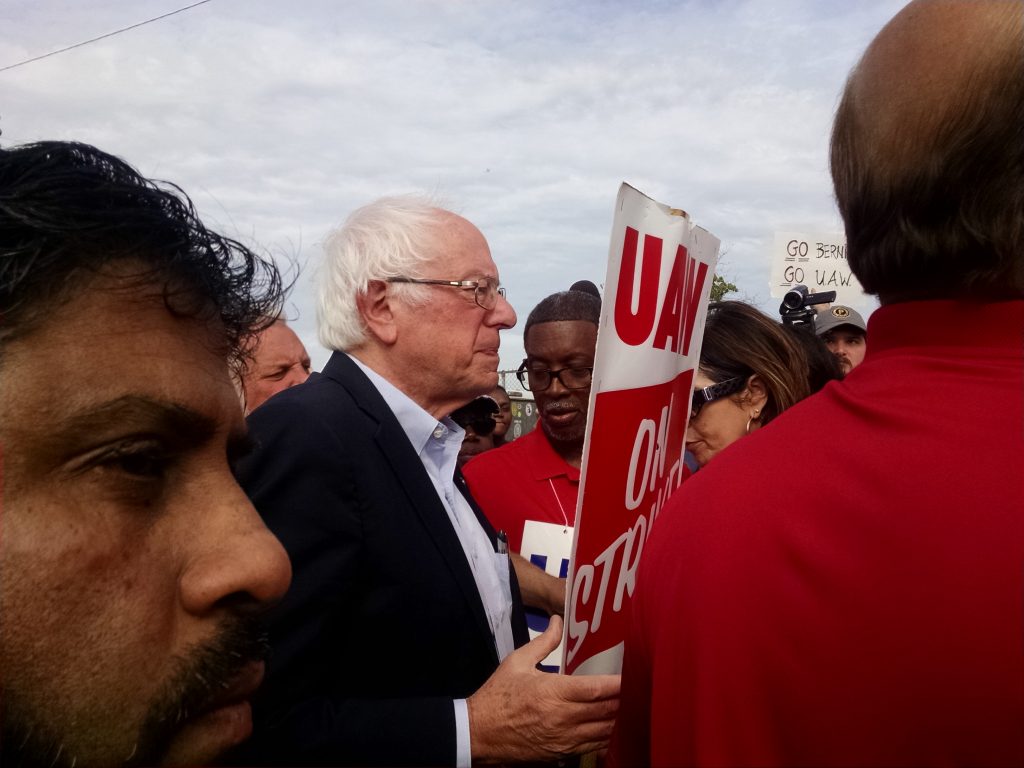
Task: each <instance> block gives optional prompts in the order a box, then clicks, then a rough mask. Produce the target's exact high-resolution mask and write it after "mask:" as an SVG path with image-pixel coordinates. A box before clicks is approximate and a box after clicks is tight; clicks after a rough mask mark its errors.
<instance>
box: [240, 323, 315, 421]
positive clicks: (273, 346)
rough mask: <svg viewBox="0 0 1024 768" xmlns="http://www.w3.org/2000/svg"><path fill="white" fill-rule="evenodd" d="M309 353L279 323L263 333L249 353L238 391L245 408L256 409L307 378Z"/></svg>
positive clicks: (289, 330)
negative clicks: (243, 394) (248, 361)
mask: <svg viewBox="0 0 1024 768" xmlns="http://www.w3.org/2000/svg"><path fill="white" fill-rule="evenodd" d="M309 370H310V362H309V354H308V353H307V352H306V348H305V347H304V346H303V344H302V341H301V340H300V339H299V337H298V336H297V335H296V333H295V331H293V330H292V329H291V328H289V327H288V325H287V324H286V323H284V322H282V321H281V320H278V321H277V322H276V323H274V324H273V325H272V326H270V327H269V328H267V329H266V330H264V331H263V332H262V333H261V334H260V337H259V344H258V345H257V347H256V349H255V350H254V352H253V359H252V360H251V361H250V363H249V365H248V370H247V371H246V374H245V377H244V378H243V379H242V388H243V390H244V392H245V409H246V411H247V412H248V411H252V410H255V409H256V408H258V407H260V406H261V405H263V403H265V402H266V401H267V400H269V399H270V398H271V397H273V396H274V395H276V394H277V393H278V392H283V391H284V390H286V389H288V388H289V387H294V386H295V385H296V384H301V383H302V382H304V381H305V380H306V379H308V378H309Z"/></svg>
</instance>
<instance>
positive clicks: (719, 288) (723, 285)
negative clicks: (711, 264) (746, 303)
mask: <svg viewBox="0 0 1024 768" xmlns="http://www.w3.org/2000/svg"><path fill="white" fill-rule="evenodd" d="M737 290H739V289H738V288H737V287H736V286H735V285H733V284H732V283H730V282H728V281H727V280H726V279H725V278H724V277H722V276H721V275H715V278H714V280H712V281H711V299H710V300H711V301H721V300H722V299H723V298H725V294H727V293H735V292H736V291H737Z"/></svg>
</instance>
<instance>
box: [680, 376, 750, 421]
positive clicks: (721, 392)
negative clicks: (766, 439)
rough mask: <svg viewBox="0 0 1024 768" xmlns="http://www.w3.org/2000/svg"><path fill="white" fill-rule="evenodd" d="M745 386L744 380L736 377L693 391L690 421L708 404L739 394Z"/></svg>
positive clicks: (745, 381) (741, 377)
mask: <svg viewBox="0 0 1024 768" xmlns="http://www.w3.org/2000/svg"><path fill="white" fill-rule="evenodd" d="M746 385H747V380H746V378H744V377H743V376H736V377H734V378H732V379H726V380H725V381H720V382H719V383H718V384H712V385H711V386H708V387H703V388H701V389H695V390H694V391H693V399H692V400H691V401H690V420H691V421H692V420H693V419H695V418H697V416H698V415H699V414H700V411H701V408H703V407H704V406H705V405H707V404H708V403H713V402H715V400H720V399H722V398H723V397H728V396H729V395H735V394H736V393H737V392H741V391H742V390H743V388H744V387H745V386H746Z"/></svg>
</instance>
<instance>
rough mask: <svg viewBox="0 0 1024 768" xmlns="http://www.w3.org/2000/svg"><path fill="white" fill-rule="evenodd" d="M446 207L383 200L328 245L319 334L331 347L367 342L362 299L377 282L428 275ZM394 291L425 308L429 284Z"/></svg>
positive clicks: (415, 198) (408, 199)
mask: <svg viewBox="0 0 1024 768" xmlns="http://www.w3.org/2000/svg"><path fill="white" fill-rule="evenodd" d="M442 213H443V209H442V208H441V207H440V206H439V205H438V203H437V202H436V201H434V200H433V199H431V198H428V197H425V196H422V195H402V196H396V197H382V198H381V199H380V200H377V201H375V202H372V203H370V204H369V205H365V206H363V207H362V208H359V209H358V210H356V211H354V212H353V213H352V214H351V215H350V216H349V217H348V219H346V220H345V223H344V224H342V225H341V227H340V228H338V229H336V230H334V231H333V232H331V233H330V235H328V237H327V241H326V242H325V243H324V262H323V265H322V266H321V268H320V275H319V280H318V284H317V307H316V310H317V311H316V316H317V331H318V335H319V337H320V343H321V344H323V345H324V346H325V347H326V348H327V349H332V350H337V351H344V350H350V349H354V348H356V347H358V346H360V345H361V344H362V343H363V342H364V341H365V340H366V326H365V324H364V323H363V319H362V316H361V315H360V312H359V307H358V305H357V304H356V297H357V296H359V295H360V294H365V293H366V291H367V288H368V286H369V284H370V281H372V280H387V279H388V278H389V277H423V274H422V273H421V270H422V268H423V266H424V264H426V263H428V262H429V261H431V260H432V259H433V258H435V257H436V255H437V253H436V251H437V245H436V243H437V239H438V225H439V216H440V215H441V214H442ZM391 290H392V292H393V293H394V294H395V295H397V296H400V297H402V299H403V300H405V301H408V302H410V303H413V304H425V303H427V301H428V300H429V296H430V294H429V293H428V291H427V290H426V287H425V286H422V285H414V284H409V283H393V284H392V286H391Z"/></svg>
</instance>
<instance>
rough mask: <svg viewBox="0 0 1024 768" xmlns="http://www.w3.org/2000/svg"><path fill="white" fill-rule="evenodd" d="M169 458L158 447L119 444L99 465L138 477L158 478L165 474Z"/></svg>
mask: <svg viewBox="0 0 1024 768" xmlns="http://www.w3.org/2000/svg"><path fill="white" fill-rule="evenodd" d="M170 464H171V458H170V457H169V456H168V455H167V454H166V453H165V452H164V451H163V450H161V449H160V448H159V447H157V446H155V445H149V446H119V447H117V448H116V449H115V450H113V451H111V452H110V453H109V454H107V456H105V457H104V458H103V460H102V461H101V466H103V467H105V468H107V469H112V470H117V471H120V472H123V473H125V474H126V475H131V476H132V477H136V478H139V479H158V478H160V477H163V476H164V474H166V472H167V469H168V467H169V466H170Z"/></svg>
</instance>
